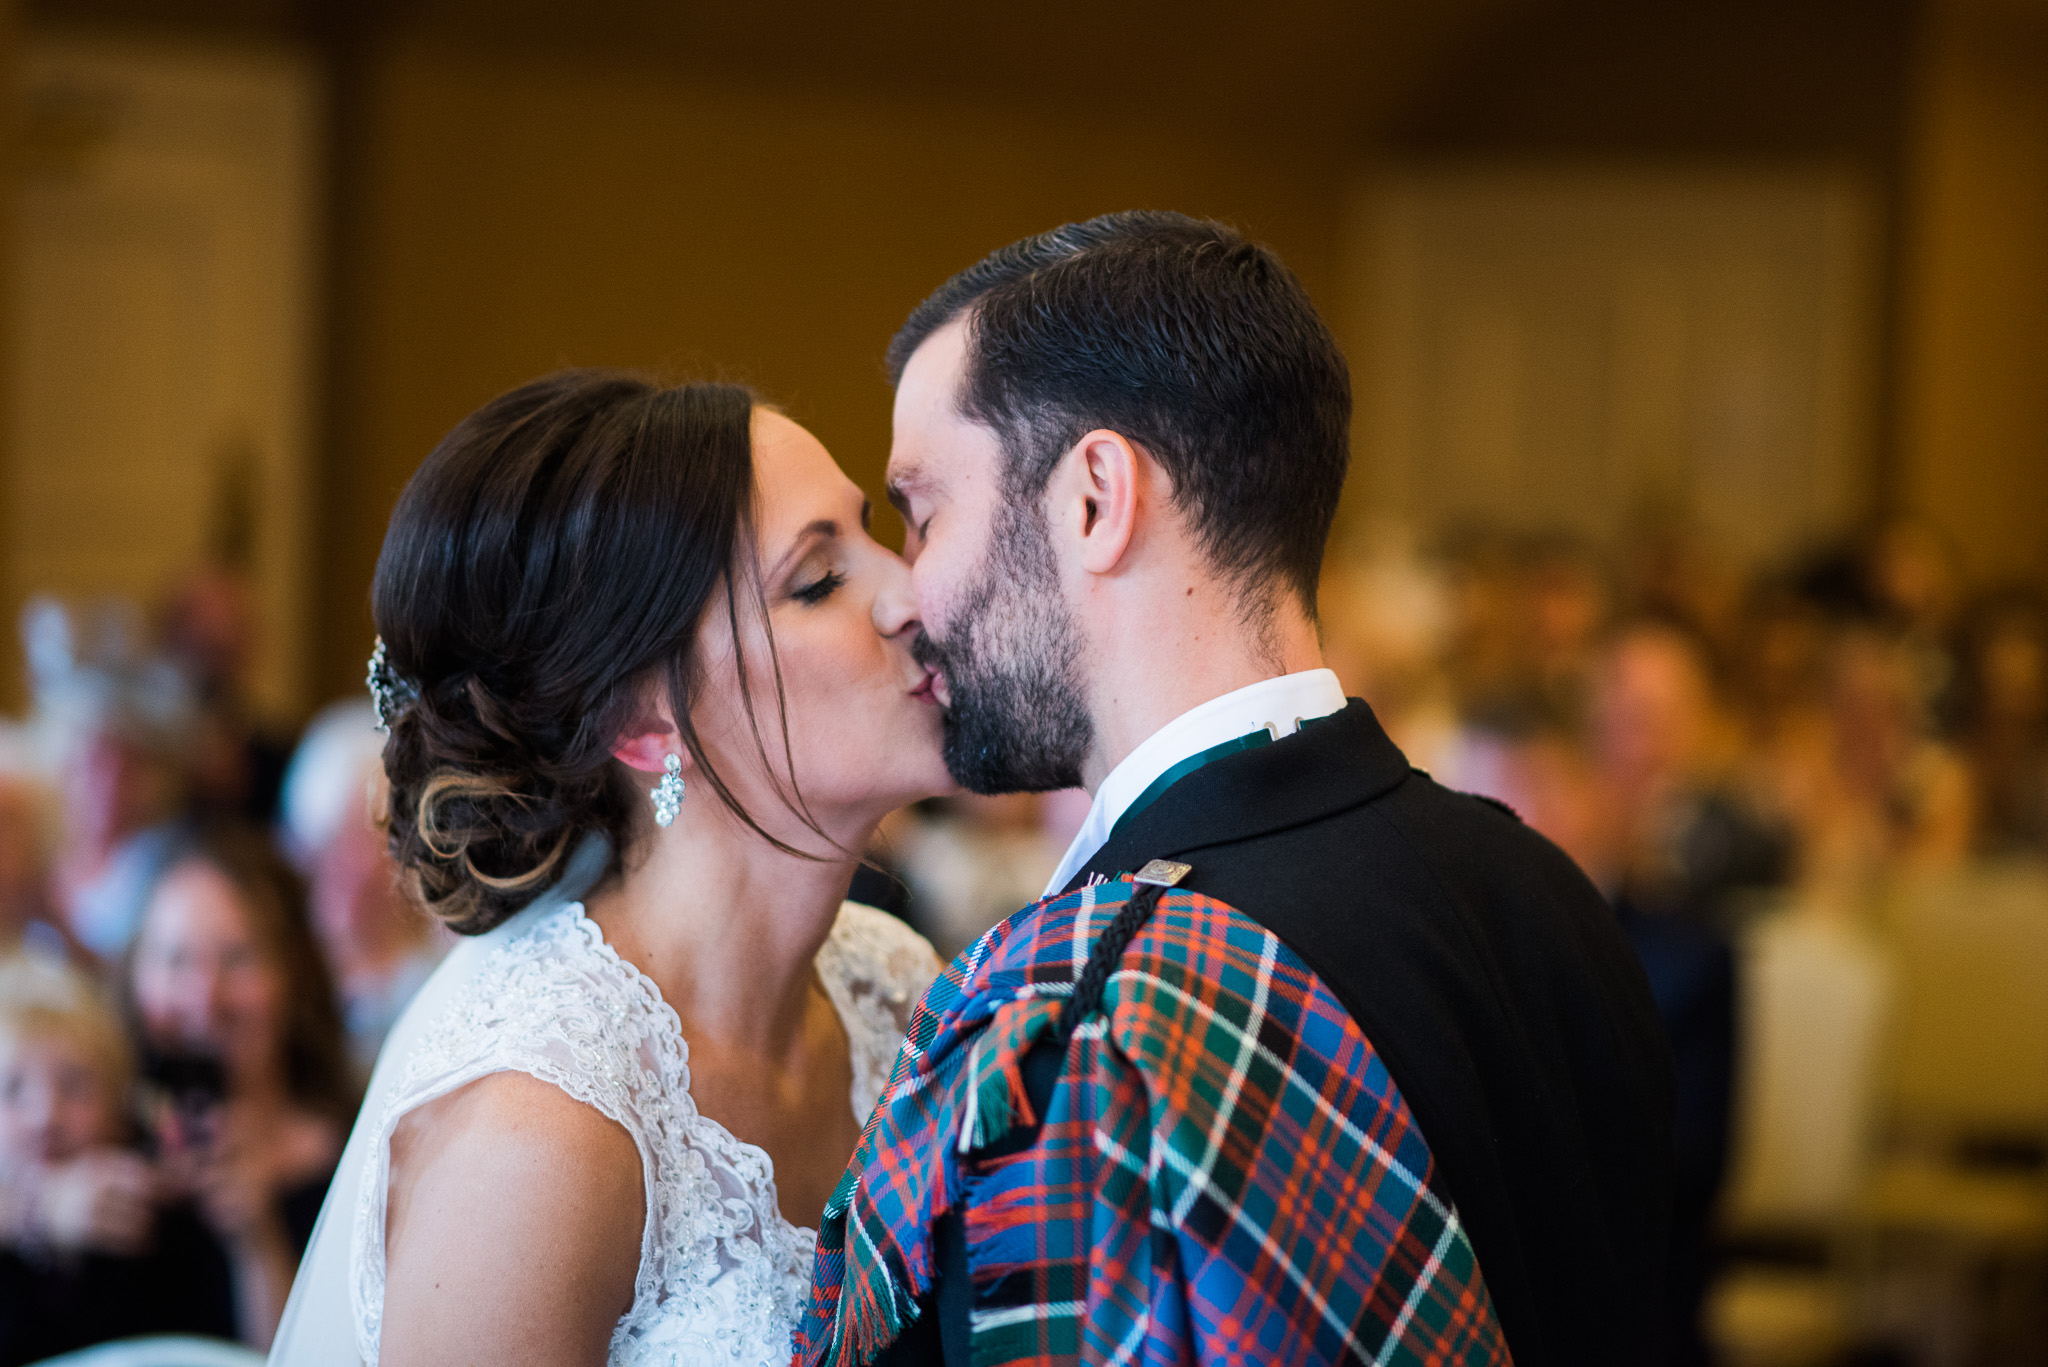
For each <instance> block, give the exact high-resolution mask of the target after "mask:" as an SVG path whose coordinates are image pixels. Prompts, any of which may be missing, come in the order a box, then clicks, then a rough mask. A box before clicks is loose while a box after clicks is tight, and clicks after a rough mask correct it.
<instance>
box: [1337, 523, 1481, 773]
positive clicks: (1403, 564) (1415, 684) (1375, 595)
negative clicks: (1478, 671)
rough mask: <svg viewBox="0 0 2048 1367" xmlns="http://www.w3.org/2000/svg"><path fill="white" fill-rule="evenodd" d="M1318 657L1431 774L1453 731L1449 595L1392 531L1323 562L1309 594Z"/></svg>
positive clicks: (1431, 568) (1434, 571)
mask: <svg viewBox="0 0 2048 1367" xmlns="http://www.w3.org/2000/svg"><path fill="white" fill-rule="evenodd" d="M1316 602H1317V608H1318V615H1319V616H1320V619H1321V623H1322V629H1323V659H1324V662H1325V663H1327V664H1328V665H1329V667H1330V668H1331V669H1333V670H1335V671H1336V674H1337V678H1338V679H1339V680H1340V681H1341V682H1342V683H1343V685H1344V691H1345V692H1346V693H1347V694H1351V695H1354V696H1356V697H1361V698H1364V699H1365V700H1366V702H1368V703H1370V704H1371V705H1372V710H1373V714H1374V715H1375V716H1377V717H1378V718H1379V720H1380V724H1381V725H1382V726H1384V727H1386V729H1387V734H1388V735H1389V736H1391V737H1392V738H1393V740H1394V743H1395V744H1396V745H1398V746H1400V747H1401V751H1402V753H1403V754H1405V755H1407V756H1408V758H1409V759H1410V760H1411V761H1413V762H1414V763H1415V764H1416V765H1418V766H1419V767H1421V768H1423V769H1429V770H1435V769H1436V768H1437V767H1439V765H1440V764H1441V763H1442V757H1443V755H1444V753H1445V751H1446V750H1447V749H1448V748H1449V747H1450V746H1452V745H1453V744H1454V743H1455V742H1456V739H1457V735H1458V707H1457V698H1456V696H1455V694H1454V692H1453V690H1452V687H1451V680H1450V676H1449V674H1448V673H1447V672H1446V671H1445V669H1444V664H1443V657H1444V653H1445V651H1446V649H1447V648H1448V646H1449V643H1450V634H1451V630H1452V611H1453V604H1452V589H1451V585H1450V584H1449V582H1447V580H1446V577H1445V575H1444V574H1443V572H1442V570H1441V569H1440V567H1438V566H1437V565H1435V564H1434V563H1432V562H1430V561H1428V560H1426V559H1424V558H1423V557H1422V556H1420V555H1418V554H1417V553H1416V551H1415V549H1414V546H1413V544H1412V542H1411V541H1410V539H1409V538H1408V537H1407V536H1406V535H1405V534H1404V533H1403V532H1402V531H1401V530H1400V529H1398V528H1382V529H1380V530H1378V531H1377V532H1375V533H1374V534H1373V535H1372V536H1370V537H1369V538H1367V539H1366V540H1365V541H1364V543H1363V544H1362V545H1359V546H1355V547H1352V548H1348V549H1346V550H1345V551H1342V552H1340V553H1339V554H1337V555H1334V556H1332V557H1330V559H1329V560H1328V562H1327V563H1326V567H1325V569H1324V572H1323V579H1322V585H1321V587H1320V588H1319V589H1318V590H1317V594H1316Z"/></svg>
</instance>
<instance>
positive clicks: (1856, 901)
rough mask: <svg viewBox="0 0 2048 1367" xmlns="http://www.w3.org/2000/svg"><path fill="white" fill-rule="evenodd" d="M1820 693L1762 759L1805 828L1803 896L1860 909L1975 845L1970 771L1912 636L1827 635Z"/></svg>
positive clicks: (1838, 631) (1868, 625)
mask: <svg viewBox="0 0 2048 1367" xmlns="http://www.w3.org/2000/svg"><path fill="white" fill-rule="evenodd" d="M1824 680H1825V682H1824V693H1823V696H1822V702H1821V706H1820V707H1819V709H1818V710H1817V711H1816V712H1814V713H1813V714H1811V715H1810V716H1809V717H1808V718H1807V720H1806V721H1805V723H1804V724H1802V725H1800V726H1797V727H1793V728H1789V729H1788V730H1787V731H1786V732H1785V734H1784V735H1783V736H1782V737H1781V738H1780V740H1779V742H1778V743H1777V744H1776V745H1775V746H1774V747H1773V749H1772V750H1771V752H1770V753H1769V754H1768V755H1767V756H1765V757H1764V759H1765V763H1766V766H1767V772H1768V773H1769V776H1770V781H1771V783H1772V784H1773V786H1774V788H1775V790H1776V793H1777V801H1778V804H1779V805H1780V807H1781V809H1782V810H1783V811H1785V812H1786V813H1787V815H1788V817H1789V818H1790V820H1791V822H1792V823H1793V826H1794V828H1795V830H1796V832H1797V846H1798V851H1799V860H1798V863H1799V869H1798V877H1799V882H1800V884H1801V888H1800V901H1801V903H1802V904H1803V905H1806V906H1808V907H1811V908H1813V909H1815V910H1817V911H1820V912H1824V913H1828V914H1835V915H1840V916H1845V917H1856V916H1860V915H1862V914H1863V913H1864V912H1865V911H1866V910H1867V909H1868V908H1869V906H1870V905H1871V902H1870V899H1871V894H1872V891H1873V889H1874V887H1875V886H1876V884H1877V883H1878V881H1879V880H1881V879H1882V878H1883V877H1885V876H1886V875H1887V874H1888V873H1890V872H1891V871H1893V870H1896V869H1899V868H1904V867H1927V866H1938V865H1943V864H1949V863H1953V862H1954V861H1956V860H1958V859H1961V858H1963V857H1964V856H1965V855H1966V854H1967V853H1968V851H1969V848H1970V844H1971V839H1972V835H1973V832H1974V829H1975V811H1976V799H1975V795H1974V794H1973V793H1972V791H1971V785H1970V776H1969V771H1968V770H1967V769H1966V768H1965V767H1964V765H1963V763H1962V761H1961V759H1960V758H1959V757H1958V755H1957V754H1956V753H1955V751H1953V750H1952V749H1950V748H1949V747H1948V746H1947V745H1945V744H1944V743H1942V741H1941V740H1940V739H1939V738H1938V737H1937V736H1936V735H1935V732H1934V727H1933V720H1932V716H1931V712H1930V704H1929V701H1928V699H1927V696H1926V690H1925V688H1924V686H1923V678H1922V676H1921V674H1920V672H1919V669H1918V667H1917V665H1916V657H1915V655H1914V653H1913V649H1912V647H1911V644H1910V643H1909V642H1907V641H1906V640H1904V639H1903V638H1902V637H1901V636H1900V635H1899V634H1898V633H1897V632H1896V631H1895V630H1893V629H1891V628H1889V627H1886V626H1883V625H1881V624H1878V623H1875V622H1871V621H1868V620H1865V621H1849V622H1846V623H1842V624H1839V625H1837V626H1836V627H1835V628H1834V630H1833V631H1832V633H1831V636H1830V640H1829V643H1828V645H1827V648H1826V653H1825V669H1824Z"/></svg>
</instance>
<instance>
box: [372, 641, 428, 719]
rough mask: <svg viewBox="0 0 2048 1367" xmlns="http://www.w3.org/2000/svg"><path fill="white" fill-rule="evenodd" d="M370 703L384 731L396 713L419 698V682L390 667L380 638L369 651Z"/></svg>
mask: <svg viewBox="0 0 2048 1367" xmlns="http://www.w3.org/2000/svg"><path fill="white" fill-rule="evenodd" d="M367 682H368V683H369V685H370V705H371V706H372V707H374V708H376V709H377V729H378V730H379V731H385V732H388V731H390V730H391V723H392V722H394V721H396V720H397V719H398V714H399V713H401V712H403V711H405V709H406V708H408V707H411V706H412V705H413V704H414V703H416V702H418V701H419V697H420V690H419V685H418V684H416V683H414V682H413V681H412V680H410V679H408V678H406V677H405V676H404V675H403V674H400V673H399V672H398V671H397V670H395V669H393V668H392V667H391V661H390V659H389V658H388V657H387V656H386V655H385V653H384V638H383V637H382V636H379V637H378V638H377V648H376V649H375V650H373V651H371V652H370V677H369V679H368V680H367Z"/></svg>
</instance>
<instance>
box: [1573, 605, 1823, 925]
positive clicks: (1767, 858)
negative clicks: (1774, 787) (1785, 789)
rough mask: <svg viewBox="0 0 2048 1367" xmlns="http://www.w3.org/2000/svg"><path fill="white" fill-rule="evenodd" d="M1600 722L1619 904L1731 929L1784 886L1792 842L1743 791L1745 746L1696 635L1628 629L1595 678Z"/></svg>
mask: <svg viewBox="0 0 2048 1367" xmlns="http://www.w3.org/2000/svg"><path fill="white" fill-rule="evenodd" d="M1591 724H1592V750H1593V755H1594V759H1595V763H1596V765H1597V768H1598V771H1599V779H1600V783H1601V785H1602V786H1603V788H1604V789H1605V791H1606V793H1607V797H1608V800H1609V802H1610V804H1611V810H1612V812H1613V814H1614V819H1615V822H1616V855H1617V859H1618V865H1617V868H1616V870H1615V873H1614V881H1613V884H1612V886H1611V888H1610V893H1611V895H1612V896H1613V897H1614V899H1615V900H1616V901H1617V902H1618V903H1626V904H1627V905H1628V906H1629V907H1632V908H1634V909H1636V910H1638V911H1640V912H1642V913H1643V914H1645V915H1648V916H1654V917H1677V918H1679V919H1681V920H1684V921H1686V922H1689V923H1692V924H1695V925H1699V926H1704V927H1714V928H1721V929H1725V928H1727V927H1728V926H1729V925H1730V924H1731V923H1732V922H1733V921H1734V920H1736V919H1737V918H1738V917H1739V914H1740V912H1741V910H1742V900H1743V896H1744V894H1745V893H1746V892H1752V891H1755V890H1758V889H1762V888H1769V887H1773V886H1776V885H1778V884H1780V883H1782V882H1784V881H1785V879H1786V878H1787V877H1788V875H1789V868H1790V848H1789V843H1788V840H1787V838H1786V836H1785V834H1784V833H1783V832H1782V831H1781V830H1779V829H1777V828H1776V826H1775V824H1774V823H1773V822H1772V821H1771V820H1769V819H1768V818H1767V817H1766V816H1765V815H1764V814H1763V813H1762V812H1761V811H1759V809H1758V808H1759V804H1758V803H1757V802H1755V801H1754V800H1753V799H1752V798H1751V797H1750V795H1749V794H1748V793H1746V792H1745V791H1743V789H1742V786H1741V785H1740V784H1739V783H1738V781H1737V777H1736V773H1735V770H1736V765H1735V754H1736V751H1735V747H1736V744H1737V736H1736V733H1735V731H1734V728H1733V725H1732V722H1731V719H1730V718H1729V716H1728V715H1727V713H1726V711H1725V709H1724V708H1723V706H1722V703H1721V699H1720V696H1719V691H1718V685H1717V679H1716V670H1715V667H1714V662H1713V658H1712V654H1711V648H1710V647H1709V646H1708V644H1707V643H1706V642H1705V641H1704V640H1703V639H1702V638H1701V637H1700V636H1699V635H1698V634H1697V633H1696V632H1694V631H1693V630H1691V629H1690V628H1689V627H1687V626H1686V625H1684V624H1682V623H1680V622H1676V621H1671V620H1665V619H1659V618H1654V617H1650V618H1638V619H1636V620H1634V621H1632V622H1629V623H1626V624H1624V625H1623V626H1622V627H1620V628H1619V629H1618V630H1617V631H1616V632H1615V633H1614V634H1613V636H1612V637H1611V638H1610V640H1609V642H1608V644H1607V646H1606V648H1605V649H1604V651H1603V652H1602V654H1601V658H1600V661H1599V664H1598V666H1597V669H1596V671H1595V689H1594V695H1593V700H1592V712H1591Z"/></svg>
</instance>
